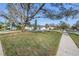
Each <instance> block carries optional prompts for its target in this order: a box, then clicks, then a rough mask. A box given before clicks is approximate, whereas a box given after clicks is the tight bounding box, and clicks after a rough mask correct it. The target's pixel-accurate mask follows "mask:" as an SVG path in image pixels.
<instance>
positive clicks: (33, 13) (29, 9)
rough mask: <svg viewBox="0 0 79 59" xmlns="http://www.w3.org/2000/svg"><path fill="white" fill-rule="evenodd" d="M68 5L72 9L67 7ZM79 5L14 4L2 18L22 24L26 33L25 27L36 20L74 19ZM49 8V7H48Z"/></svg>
mask: <svg viewBox="0 0 79 59" xmlns="http://www.w3.org/2000/svg"><path fill="white" fill-rule="evenodd" d="M66 5H68V6H70V7H68V8H67V7H65V6H66ZM78 5H79V4H62V3H51V4H45V3H14V4H7V9H8V12H7V13H5V12H1V13H0V16H2V17H4V18H6V19H8V20H9V22H10V23H11V24H12V23H17V22H21V28H22V31H25V26H27V24H30V21H31V20H32V19H35V18H49V19H53V20H56V19H58V20H59V19H62V18H66V19H67V18H69V17H71V18H74V17H75V16H76V15H77V14H78V13H79V11H78V9H75V8H74V6H76V7H79V6H78ZM47 6H48V7H47Z"/></svg>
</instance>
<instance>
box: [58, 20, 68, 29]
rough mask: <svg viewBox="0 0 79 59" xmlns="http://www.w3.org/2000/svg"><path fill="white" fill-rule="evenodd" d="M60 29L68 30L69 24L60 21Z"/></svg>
mask: <svg viewBox="0 0 79 59" xmlns="http://www.w3.org/2000/svg"><path fill="white" fill-rule="evenodd" d="M59 25H60V29H62V30H67V29H69V24H67V23H65V22H63V21H60V24H59Z"/></svg>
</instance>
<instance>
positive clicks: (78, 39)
mask: <svg viewBox="0 0 79 59" xmlns="http://www.w3.org/2000/svg"><path fill="white" fill-rule="evenodd" d="M69 35H70V36H71V38H72V39H73V41H74V42H75V44H76V45H77V46H78V48H79V35H78V34H75V33H70V34H69Z"/></svg>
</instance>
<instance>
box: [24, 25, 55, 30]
mask: <svg viewBox="0 0 79 59" xmlns="http://www.w3.org/2000/svg"><path fill="white" fill-rule="evenodd" d="M25 29H26V30H28V31H33V30H34V26H26V27H25ZM53 29H54V26H49V27H48V28H46V27H45V26H43V25H39V26H37V29H36V31H49V30H53Z"/></svg>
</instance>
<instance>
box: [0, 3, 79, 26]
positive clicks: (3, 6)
mask: <svg viewBox="0 0 79 59" xmlns="http://www.w3.org/2000/svg"><path fill="white" fill-rule="evenodd" d="M47 7H49V6H47ZM66 7H69V6H66ZM75 8H76V7H75ZM0 11H5V12H7V9H6V4H1V3H0ZM4 20H5V19H4V18H2V17H0V21H2V22H4ZM61 20H62V21H65V22H68V23H69V24H70V25H73V24H75V23H76V21H78V20H79V18H78V19H68V20H67V21H66V20H65V19H61ZM61 20H51V19H44V18H40V19H38V20H37V21H38V24H41V25H45V24H58V23H59V22H60V21H61ZM31 23H34V20H32V21H31Z"/></svg>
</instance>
